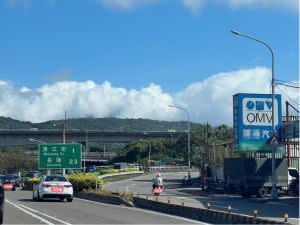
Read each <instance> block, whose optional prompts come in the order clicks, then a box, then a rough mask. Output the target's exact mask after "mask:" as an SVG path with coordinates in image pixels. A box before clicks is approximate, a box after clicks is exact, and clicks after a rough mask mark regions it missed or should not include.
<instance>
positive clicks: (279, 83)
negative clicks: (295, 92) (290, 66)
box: [276, 81, 299, 88]
mask: <svg viewBox="0 0 300 225" xmlns="http://www.w3.org/2000/svg"><path fill="white" fill-rule="evenodd" d="M276 84H277V85H282V86H287V87H291V88H299V85H298V86H295V85H292V84H285V83H281V82H278V81H277V82H276Z"/></svg>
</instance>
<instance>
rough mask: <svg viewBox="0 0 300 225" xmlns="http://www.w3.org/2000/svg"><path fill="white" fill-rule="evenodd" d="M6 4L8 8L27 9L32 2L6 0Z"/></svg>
mask: <svg viewBox="0 0 300 225" xmlns="http://www.w3.org/2000/svg"><path fill="white" fill-rule="evenodd" d="M6 4H7V6H8V7H10V8H16V7H22V8H24V9H28V8H30V7H31V5H32V0H6Z"/></svg>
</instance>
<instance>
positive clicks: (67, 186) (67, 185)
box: [64, 184, 72, 188]
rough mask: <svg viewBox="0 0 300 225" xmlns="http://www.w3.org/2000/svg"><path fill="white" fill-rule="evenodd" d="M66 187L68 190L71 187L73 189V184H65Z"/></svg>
mask: <svg viewBox="0 0 300 225" xmlns="http://www.w3.org/2000/svg"><path fill="white" fill-rule="evenodd" d="M64 187H66V188H71V187H72V184H65V185H64Z"/></svg>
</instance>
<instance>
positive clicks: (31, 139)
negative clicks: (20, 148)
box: [28, 138, 47, 144]
mask: <svg viewBox="0 0 300 225" xmlns="http://www.w3.org/2000/svg"><path fill="white" fill-rule="evenodd" d="M28 141H34V142H38V143H41V144H47V143H46V142H43V141H40V140H36V139H33V138H30V139H29V140H28Z"/></svg>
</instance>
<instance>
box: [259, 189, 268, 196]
mask: <svg viewBox="0 0 300 225" xmlns="http://www.w3.org/2000/svg"><path fill="white" fill-rule="evenodd" d="M267 194H268V190H267V188H265V187H261V188H259V190H258V193H257V197H259V198H264V197H267Z"/></svg>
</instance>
